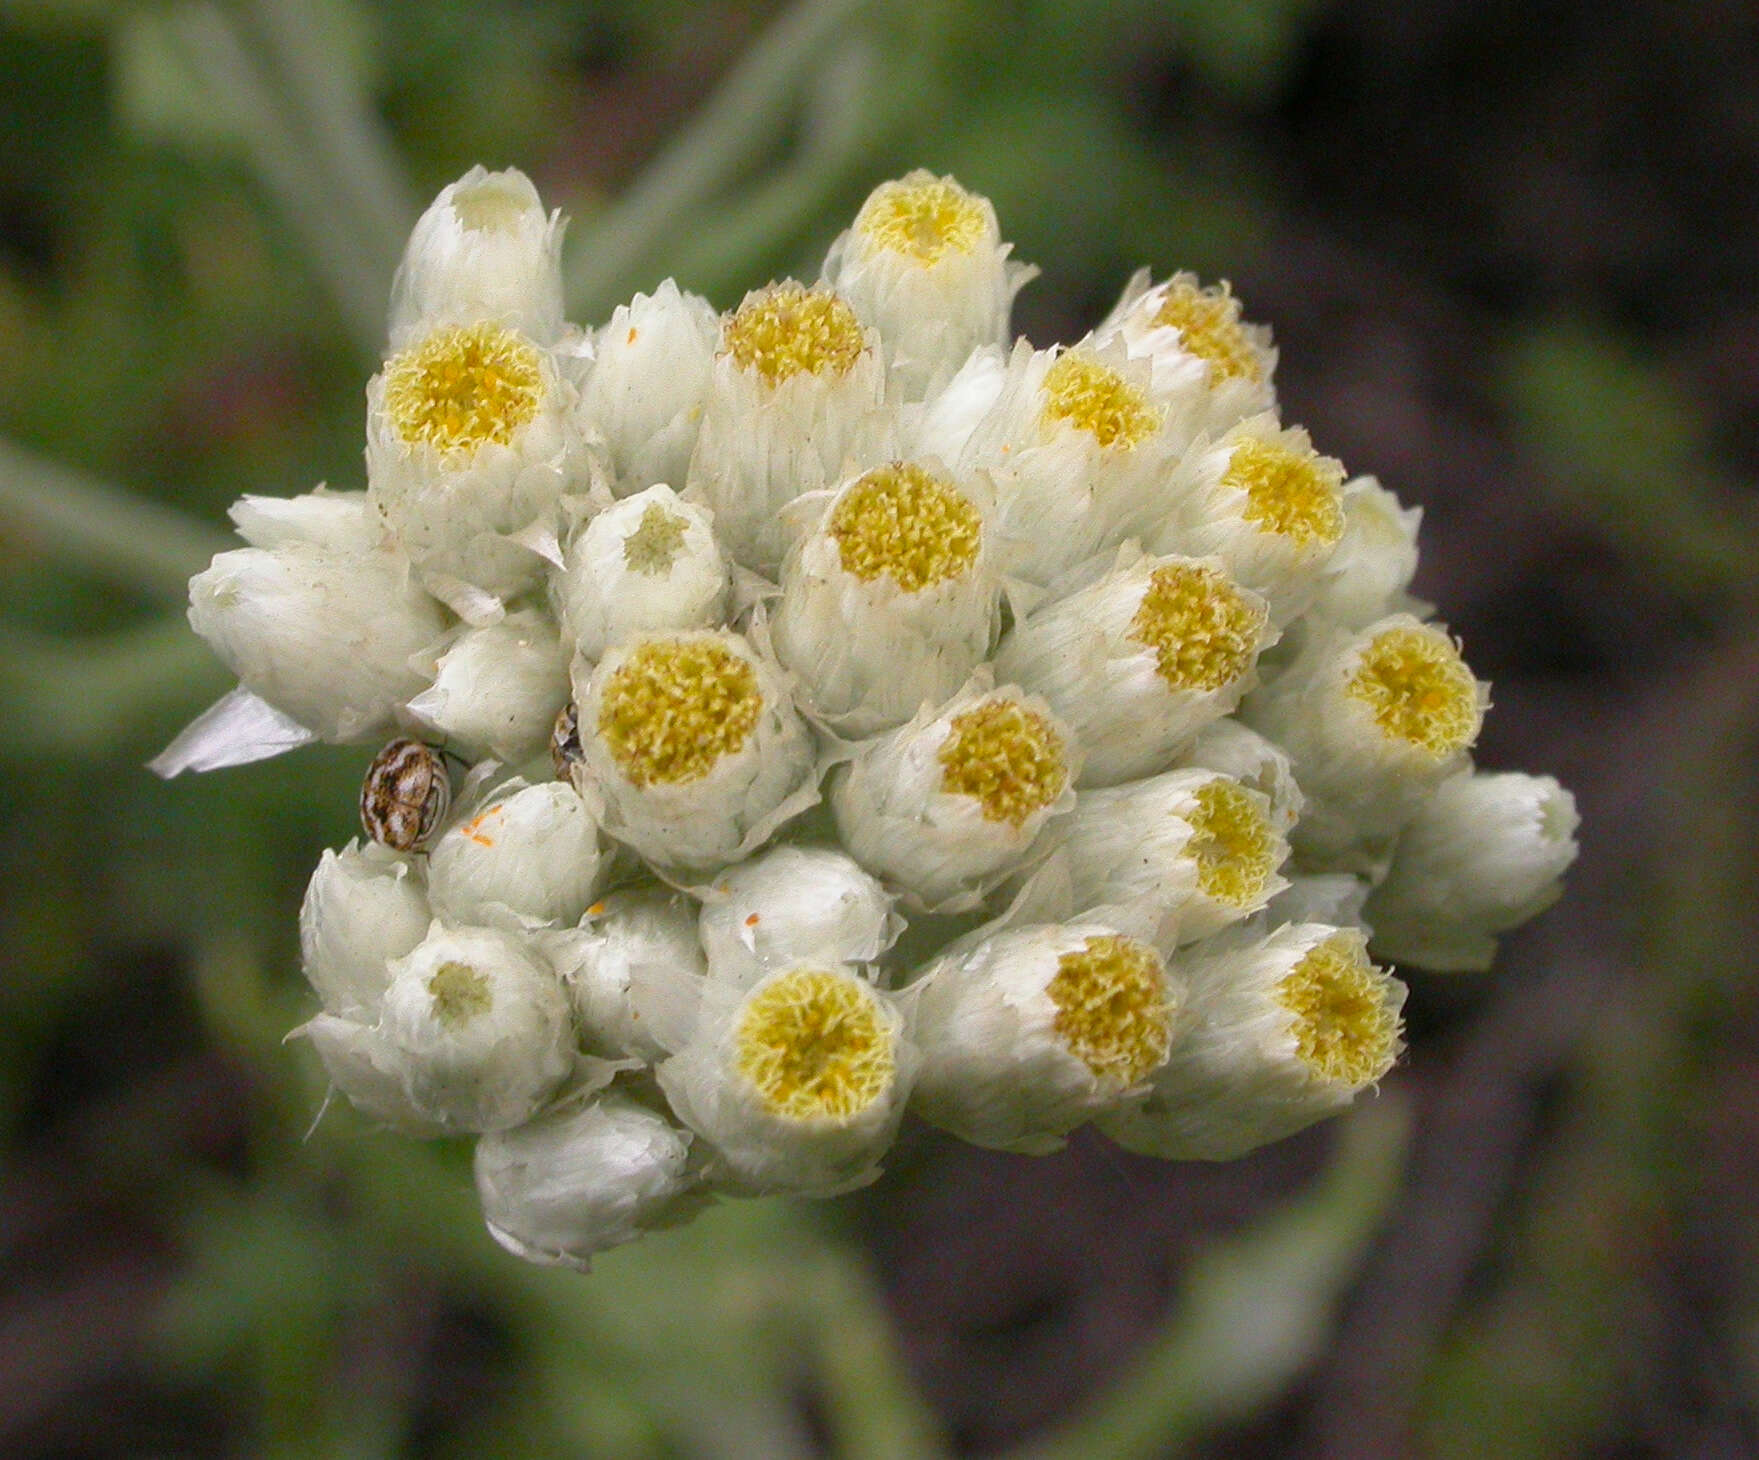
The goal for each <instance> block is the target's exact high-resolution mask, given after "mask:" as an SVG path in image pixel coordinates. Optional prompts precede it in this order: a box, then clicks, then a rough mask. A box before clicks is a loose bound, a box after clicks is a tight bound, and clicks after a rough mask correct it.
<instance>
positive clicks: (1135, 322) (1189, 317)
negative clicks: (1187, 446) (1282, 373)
mask: <svg viewBox="0 0 1759 1460" xmlns="http://www.w3.org/2000/svg"><path fill="white" fill-rule="evenodd" d="M1094 335H1095V336H1096V337H1097V338H1099V339H1102V340H1103V339H1112V338H1121V339H1123V341H1124V342H1125V344H1126V345H1127V346H1128V348H1129V351H1130V354H1131V355H1132V356H1133V357H1136V358H1142V359H1146V360H1148V361H1149V362H1150V364H1151V365H1152V367H1153V376H1152V380H1153V387H1154V393H1155V396H1156V397H1157V398H1158V399H1159V400H1161V401H1163V402H1164V403H1165V404H1166V405H1167V407H1168V411H1169V414H1170V416H1171V419H1172V424H1173V429H1174V430H1175V432H1176V434H1177V435H1179V436H1181V437H1182V438H1183V439H1184V440H1186V441H1191V440H1193V439H1195V438H1196V437H1197V436H1199V435H1211V436H1216V435H1220V434H1221V433H1222V432H1224V431H1226V430H1228V429H1229V428H1230V427H1231V426H1233V425H1235V424H1236V423H1238V422H1239V421H1241V420H1244V419H1245V418H1246V417H1247V416H1253V415H1258V414H1259V413H1260V412H1263V411H1269V410H1274V409H1275V408H1276V391H1275V389H1274V387H1273V385H1272V383H1271V376H1272V375H1273V374H1274V372H1275V370H1276V360H1277V352H1276V350H1275V348H1274V347H1273V346H1272V345H1271V342H1270V331H1269V330H1268V329H1266V328H1265V327H1264V326H1262V325H1255V324H1248V323H1247V322H1246V321H1244V320H1243V319H1242V318H1241V317H1240V301H1239V300H1238V299H1236V298H1235V297H1234V294H1233V291H1232V290H1231V289H1229V287H1228V285H1227V282H1226V281H1225V280H1224V281H1223V282H1222V283H1221V284H1219V285H1216V286H1214V287H1205V286H1204V285H1203V284H1202V282H1201V281H1199V279H1198V278H1197V276H1196V275H1195V274H1187V273H1179V274H1174V275H1173V277H1172V278H1170V279H1168V280H1166V281H1164V282H1163V283H1160V284H1155V283H1153V282H1152V281H1151V276H1150V274H1149V272H1148V270H1147V269H1142V270H1140V271H1139V272H1137V273H1136V274H1135V276H1134V277H1132V278H1131V280H1130V282H1129V284H1128V285H1126V286H1125V288H1124V293H1123V297H1122V298H1120V299H1119V300H1118V302H1117V305H1116V306H1115V307H1114V308H1113V310H1112V312H1111V313H1110V314H1109V315H1108V316H1106V319H1105V321H1104V322H1103V323H1102V324H1101V325H1100V327H1099V328H1098V329H1097V330H1095V331H1094Z"/></svg>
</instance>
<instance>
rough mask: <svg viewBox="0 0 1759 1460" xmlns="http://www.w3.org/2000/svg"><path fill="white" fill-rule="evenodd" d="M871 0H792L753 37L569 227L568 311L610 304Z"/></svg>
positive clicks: (725, 178) (748, 150)
mask: <svg viewBox="0 0 1759 1460" xmlns="http://www.w3.org/2000/svg"><path fill="white" fill-rule="evenodd" d="M870 3H871V0H797V3H796V4H795V5H794V6H793V7H792V8H791V9H789V11H788V12H787V13H786V14H785V15H783V16H782V17H781V19H779V20H778V21H776V22H775V24H774V25H772V26H771V27H770V29H769V31H768V32H767V33H766V34H765V35H764V36H763V38H762V39H761V40H759V41H758V42H757V44H756V45H754V46H752V48H751V49H750V51H748V52H747V53H746V55H745V57H744V59H743V60H741V61H740V62H739V64H738V65H737V66H735V67H734V69H733V71H732V73H731V74H730V75H729V76H728V77H727V78H726V80H725V81H723V82H722V83H721V86H720V89H719V90H718V91H716V92H715V94H714V96H713V97H712V98H711V99H710V100H709V102H708V103H707V104H706V105H705V106H703V107H702V108H700V109H699V110H698V111H697V112H696V114H695V115H694V116H693V117H692V118H691V120H690V121H689V123H688V124H687V125H686V127H685V129H684V131H683V132H682V133H680V134H679V135H678V136H676V137H674V138H673V139H672V141H671V142H669V143H668V144H667V145H666V146H665V147H664V148H663V149H661V151H660V153H659V155H658V156H657V157H655V158H654V159H653V160H652V161H651V162H649V163H648V164H647V166H646V167H644V168H643V169H642V173H641V177H640V180H639V181H638V182H636V183H635V185H634V186H633V187H631V188H630V190H629V191H628V192H627V193H626V194H625V195H624V196H623V197H622V198H620V199H619V200H618V201H617V202H616V204H615V205H614V206H613V207H612V208H611V209H610V210H609V211H608V212H607V213H606V214H605V215H604V216H603V217H602V218H600V219H598V220H596V221H595V223H594V224H592V225H589V226H587V227H585V228H582V229H581V230H580V231H579V233H578V234H577V235H576V236H575V239H574V240H573V245H574V246H573V247H571V248H570V250H569V256H568V259H567V262H566V265H565V268H566V275H565V280H566V284H567V296H568V307H569V312H570V314H571V315H572V316H573V317H574V318H577V319H581V318H585V319H596V318H598V317H599V316H601V315H603V314H605V313H606V312H607V311H609V310H610V308H611V307H612V306H613V305H615V304H616V303H617V302H618V301H619V300H621V299H622V298H623V297H624V296H625V295H626V294H627V293H628V291H629V287H630V279H631V277H632V276H634V275H635V274H637V273H638V272H639V271H641V270H642V269H643V268H644V267H645V266H646V263H647V260H648V258H649V256H650V255H651V254H653V253H654V252H656V251H657V250H662V249H663V247H664V245H666V244H667V243H669V242H670V241H671V240H672V239H673V238H674V237H675V236H677V235H678V233H679V232H680V230H681V229H682V228H683V226H684V224H685V222H686V220H687V219H688V217H689V216H690V214H691V213H692V212H694V211H695V210H697V209H699V208H700V207H701V206H702V205H703V204H704V203H706V202H707V201H708V200H709V199H710V198H711V197H713V196H714V195H715V194H716V193H717V192H719V191H720V190H721V189H723V188H725V187H726V186H727V185H728V184H729V183H731V182H733V181H735V180H736V179H737V178H738V177H739V176H740V174H742V173H743V172H745V171H747V170H748V169H750V168H751V167H753V166H754V165H755V164H756V163H757V162H758V161H759V160H760V159H761V158H762V156H763V155H764V153H765V152H766V151H767V150H768V149H769V148H770V147H771V146H773V145H774V143H775V142H776V141H777V140H778V139H779V138H780V137H781V136H782V135H783V133H784V132H785V130H786V128H787V125H788V121H789V119H790V117H791V116H792V115H793V112H794V109H795V104H796V101H797V98H798V95H799V92H800V90H801V87H802V84H803V81H804V80H805V78H806V77H807V76H808V74H809V69H810V68H811V66H812V65H813V63H814V62H816V61H817V60H818V59H819V58H820V55H821V54H822V52H823V51H824V50H825V48H826V47H827V46H828V45H829V44H830V42H831V41H832V39H833V38H834V37H835V36H836V35H837V34H838V33H839V32H840V31H841V30H842V29H843V27H844V26H845V25H846V24H848V22H849V21H850V20H852V19H853V18H854V17H855V16H856V15H857V14H859V13H860V11H861V10H863V9H864V8H865V7H866V6H867V5H868V4H870Z"/></svg>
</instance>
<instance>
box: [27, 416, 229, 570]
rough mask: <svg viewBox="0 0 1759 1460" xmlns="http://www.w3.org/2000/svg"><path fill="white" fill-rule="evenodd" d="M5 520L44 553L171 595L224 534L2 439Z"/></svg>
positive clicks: (222, 542)
mask: <svg viewBox="0 0 1759 1460" xmlns="http://www.w3.org/2000/svg"><path fill="white" fill-rule="evenodd" d="M0 523H4V524H6V525H7V526H8V527H9V528H10V530H11V532H14V533H16V534H17V536H18V537H20V538H21V539H23V541H24V543H25V545H26V546H27V548H35V549H37V550H38V551H40V552H41V553H42V554H43V555H44V556H45V557H50V558H54V559H66V560H67V561H68V562H69V563H71V564H73V565H76V566H78V567H80V568H85V569H89V570H91V571H93V572H97V573H101V574H107V575H110V576H113V577H116V578H119V579H121V580H123V581H124V582H126V583H128V584H130V585H131V586H133V587H136V588H141V589H144V590H146V591H147V592H149V593H153V594H155V595H157V596H158V597H161V598H164V599H166V600H168V601H169V602H172V603H176V604H182V603H183V602H184V600H185V599H186V598H187V597H188V594H189V579H190V575H191V574H192V573H199V572H200V571H201V570H202V569H203V568H204V567H206V566H207V563H208V560H209V559H210V558H212V557H213V556H214V554H215V553H217V552H224V551H225V550H226V549H227V548H228V547H231V546H233V544H232V543H231V542H229V541H228V540H227V538H226V537H225V536H224V535H223V534H221V533H218V532H215V531H213V530H212V529H210V528H207V527H204V526H203V525H201V524H200V523H198V522H195V521H192V520H191V519H190V518H187V517H185V516H183V514H181V513H179V512H175V511H173V510H171V509H170V508H167V507H161V506H159V505H157V504H156V503H153V502H149V501H146V500H145V499H143V498H141V497H136V496H134V495H132V494H131V493H128V492H124V491H121V490H119V489H118V488H116V487H112V486H109V485H107V484H106V483H103V482H100V481H98V480H96V479H95V478H93V477H90V476H87V475H86V474H85V473H84V472H82V471H79V470H77V469H76V468H74V467H70V466H63V465H61V464H60V463H59V462H54V461H50V460H48V459H47V458H46V457H41V456H38V455H36V454H35V453H34V452H29V451H26V450H24V449H23V448H22V447H18V446H15V445H13V444H12V443H10V442H7V441H4V440H0Z"/></svg>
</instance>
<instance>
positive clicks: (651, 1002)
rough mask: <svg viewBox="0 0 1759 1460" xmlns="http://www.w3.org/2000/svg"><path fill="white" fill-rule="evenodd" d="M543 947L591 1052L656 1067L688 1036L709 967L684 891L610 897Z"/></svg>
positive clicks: (550, 935)
mask: <svg viewBox="0 0 1759 1460" xmlns="http://www.w3.org/2000/svg"><path fill="white" fill-rule="evenodd" d="M543 942H544V948H545V951H546V952H547V954H548V955H549V958H550V961H551V963H553V964H554V965H555V968H556V971H557V972H558V973H559V974H560V975H561V978H562V983H563V985H564V987H566V988H567V990H568V995H569V998H570V999H571V1000H572V1001H573V1005H574V1014H575V1018H576V1019H577V1020H578V1021H579V1025H580V1035H581V1041H582V1043H583V1045H584V1046H585V1048H586V1050H587V1051H588V1052H589V1053H591V1054H599V1055H604V1056H607V1057H610V1058H613V1059H616V1058H622V1057H630V1058H634V1059H639V1060H642V1061H644V1062H646V1063H649V1064H651V1063H653V1062H654V1061H655V1060H657V1059H659V1058H660V1057H661V1056H662V1055H663V1054H664V1053H665V1052H666V1050H667V1049H668V1048H669V1047H671V1046H675V1045H676V1044H677V1043H678V1042H680V1040H682V1038H683V1037H684V1036H685V1035H686V1034H687V1033H688V1032H689V1028H690V1026H691V1025H692V1024H693V1023H694V1021H695V1017H696V999H697V997H698V994H699V992H700V987H701V983H702V975H703V972H704V964H703V956H702V945H701V944H700V943H699V942H698V941H697V932H696V907H695V904H694V903H692V902H691V901H690V900H689V899H688V898H686V897H684V896H683V895H682V894H681V893H673V892H654V891H627V892H616V893H612V894H611V895H610V896H609V897H607V898H605V899H604V901H602V902H599V903H595V904H594V905H593V906H592V907H590V908H588V909H587V916H586V918H585V919H584V920H583V921H582V922H581V924H580V926H579V927H576V928H567V929H564V930H562V931H560V932H557V933H552V934H549V935H547V936H546V937H545V938H544V940H543Z"/></svg>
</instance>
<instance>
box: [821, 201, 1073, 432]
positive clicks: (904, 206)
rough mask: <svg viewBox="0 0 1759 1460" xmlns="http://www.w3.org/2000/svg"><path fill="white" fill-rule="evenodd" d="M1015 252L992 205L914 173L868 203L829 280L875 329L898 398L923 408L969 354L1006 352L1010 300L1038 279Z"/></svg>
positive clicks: (842, 243) (837, 246)
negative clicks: (993, 348)
mask: <svg viewBox="0 0 1759 1460" xmlns="http://www.w3.org/2000/svg"><path fill="white" fill-rule="evenodd" d="M1012 248H1013V245H1011V244H1007V243H1003V242H1002V238H1001V230H1000V228H999V226H998V225H997V223H996V213H995V209H994V208H993V207H992V206H991V205H990V201H989V199H988V198H985V197H983V196H982V195H981V194H978V193H972V192H967V191H966V190H965V189H964V188H962V187H960V186H959V184H958V183H957V182H955V181H954V180H953V179H952V178H950V177H936V176H934V174H933V173H930V172H926V171H924V170H922V169H921V168H918V169H917V170H916V171H914V172H912V173H909V174H907V175H906V176H905V177H903V178H900V179H899V180H898V181H896V182H886V183H881V184H880V185H879V186H878V187H877V188H875V189H874V190H873V192H872V193H870V194H869V195H868V198H867V201H866V202H865V203H863V204H862V205H861V211H860V212H859V213H858V214H856V217H855V224H854V226H853V227H852V228H850V229H849V230H848V231H847V232H846V233H844V234H842V235H841V236H840V237H839V238H838V239H837V241H836V242H835V243H833V244H832V245H831V249H830V253H829V255H828V256H827V257H826V259H825V267H824V281H825V283H826V284H828V285H829V286H830V287H831V288H832V289H834V290H836V291H837V293H839V294H840V295H842V296H843V297H844V298H845V299H847V300H848V301H849V303H850V305H851V306H853V308H854V310H855V312H856V313H857V314H858V315H860V316H861V318H862V319H864V320H866V321H867V322H868V323H869V324H871V325H873V326H875V327H876V328H877V329H878V330H879V335H880V343H881V347H882V349H883V350H884V352H885V357H886V361H887V363H888V365H889V366H890V367H891V371H892V375H893V378H894V379H895V381H896V382H897V386H898V390H899V393H900V395H901V396H902V398H903V399H906V400H921V399H923V398H924V397H925V396H926V395H928V394H929V393H930V392H931V391H933V390H936V389H938V388H939V387H940V386H942V385H944V384H945V383H946V381H947V380H948V379H949V378H950V377H951V376H952V374H953V372H954V371H956V370H957V369H958V368H959V366H960V365H962V364H963V363H964V362H965V360H966V359H967V358H968V357H969V356H970V354H971V352H972V351H973V350H975V349H977V348H978V347H980V346H984V345H1003V344H1006V343H1007V339H1008V314H1009V312H1010V310H1011V309H1012V308H1013V304H1014V296H1015V295H1016V294H1018V293H1019V292H1020V288H1021V286H1022V285H1024V284H1025V283H1026V282H1027V281H1028V280H1029V279H1031V278H1032V277H1033V276H1034V275H1036V274H1037V273H1038V270H1037V269H1036V268H1034V267H1032V266H1031V265H1029V264H1020V263H1015V262H1012V261H1010V260H1009V258H1008V254H1009V253H1010V252H1011V251H1012Z"/></svg>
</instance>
